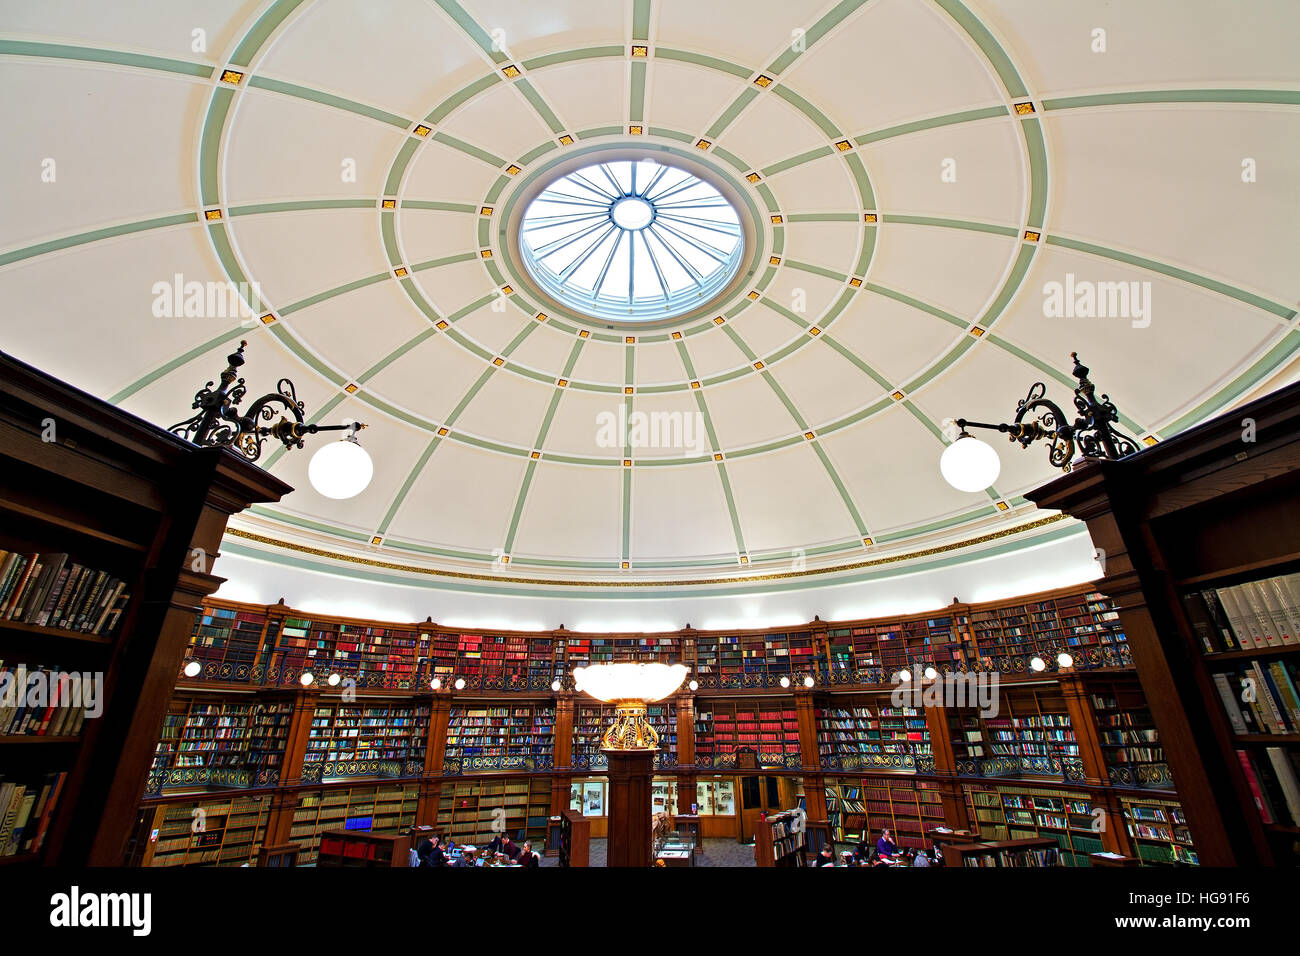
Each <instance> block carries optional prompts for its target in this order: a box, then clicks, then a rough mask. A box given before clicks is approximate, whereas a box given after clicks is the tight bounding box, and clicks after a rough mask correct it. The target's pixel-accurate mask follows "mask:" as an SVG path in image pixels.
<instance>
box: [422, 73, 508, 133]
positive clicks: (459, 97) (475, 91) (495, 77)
mask: <svg viewBox="0 0 1300 956" xmlns="http://www.w3.org/2000/svg"><path fill="white" fill-rule="evenodd" d="M504 82H505V77H503V76H502V75H501V74H500V73H489V74H488V75H487V76H483V77H479V78H478V79H477V80H475V81H474V82H473V83H469V84H466V85H465V86H462V87H461V88H460V89H459V90H457V91H456V92H455V93H453V94H451V96H449V97H447V98H446V99H445V100H443V101H442V102H441V103H439V104H438V105H437V106H435V107H434V108H433V109H431V110H430V111H429V114H428V115H427V116H425V118H424V122H425V123H427V124H429V125H430V126H436V125H437V124H438V123H441V122H442V121H443V120H445V119H446V118H447V117H448V116H449V115H451V113H452V111H453V110H455V109H456V108H457V107H458V106H460V105H461V104H462V103H466V102H468V101H469V100H472V99H473V98H474V97H476V96H478V95H479V94H480V93H482V92H483V91H484V90H486V89H491V88H492V87H494V86H496V85H497V84H498V83H504Z"/></svg>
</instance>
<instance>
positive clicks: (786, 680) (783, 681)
mask: <svg viewBox="0 0 1300 956" xmlns="http://www.w3.org/2000/svg"><path fill="white" fill-rule="evenodd" d="M781 686H782V687H789V686H790V678H788V677H782V678H781Z"/></svg>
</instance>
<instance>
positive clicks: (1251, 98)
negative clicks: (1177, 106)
mask: <svg viewBox="0 0 1300 956" xmlns="http://www.w3.org/2000/svg"><path fill="white" fill-rule="evenodd" d="M1150 103H1267V104H1277V105H1283V106H1300V90H1232V89H1214V90H1126V91H1125V92H1123V93H1094V94H1090V95H1087V96H1058V97H1053V98H1052V99H1048V100H1043V109H1044V110H1073V109H1079V108H1081V107H1090V106H1134V105H1140V104H1150Z"/></svg>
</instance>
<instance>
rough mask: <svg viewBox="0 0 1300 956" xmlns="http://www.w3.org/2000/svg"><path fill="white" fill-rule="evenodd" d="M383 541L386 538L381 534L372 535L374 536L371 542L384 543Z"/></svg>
mask: <svg viewBox="0 0 1300 956" xmlns="http://www.w3.org/2000/svg"><path fill="white" fill-rule="evenodd" d="M383 541H384V539H383V538H382V537H380V536H379V535H375V536H374V537H372V538H371V539H370V543H371V544H383Z"/></svg>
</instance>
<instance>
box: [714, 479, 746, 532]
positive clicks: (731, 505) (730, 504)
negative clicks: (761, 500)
mask: <svg viewBox="0 0 1300 956" xmlns="http://www.w3.org/2000/svg"><path fill="white" fill-rule="evenodd" d="M718 479H719V480H720V481H721V482H722V496H723V498H725V499H726V502H727V514H729V515H730V516H731V530H732V532H733V533H734V534H735V536H736V552H737V553H738V554H744V553H745V534H744V532H743V531H741V530H740V515H739V514H737V513H736V496H735V495H734V494H733V493H732V491H731V479H730V478H729V477H728V476H727V463H726V462H725V461H720V462H718Z"/></svg>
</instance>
